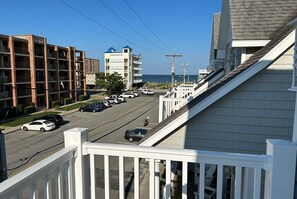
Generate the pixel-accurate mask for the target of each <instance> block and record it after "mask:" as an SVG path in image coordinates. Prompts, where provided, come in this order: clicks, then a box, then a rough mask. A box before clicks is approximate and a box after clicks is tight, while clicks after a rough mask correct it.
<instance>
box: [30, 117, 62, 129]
mask: <svg viewBox="0 0 297 199" xmlns="http://www.w3.org/2000/svg"><path fill="white" fill-rule="evenodd" d="M36 120H48V121H51V122H53V123H55V125H56V126H58V125H61V124H62V123H63V122H64V119H63V117H62V116H61V115H57V114H47V115H43V116H41V117H38V118H34V119H33V121H36Z"/></svg>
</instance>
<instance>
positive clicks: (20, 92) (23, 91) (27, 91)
mask: <svg viewBox="0 0 297 199" xmlns="http://www.w3.org/2000/svg"><path fill="white" fill-rule="evenodd" d="M31 95H32V93H31V89H30V88H25V89H23V88H22V89H17V96H18V97H26V96H28V97H31Z"/></svg>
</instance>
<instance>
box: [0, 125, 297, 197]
mask: <svg viewBox="0 0 297 199" xmlns="http://www.w3.org/2000/svg"><path fill="white" fill-rule="evenodd" d="M64 138H65V148H64V149H63V150H61V151H59V152H57V153H55V154H53V155H52V156H50V157H48V158H47V159H45V160H42V161H41V162H39V163H37V164H36V165H34V166H33V167H31V168H28V169H26V170H24V171H23V172H21V173H19V174H17V175H15V176H13V177H11V178H9V179H8V180H6V181H4V182H2V183H1V184H0V198H24V197H23V195H26V194H27V196H28V197H26V198H30V199H31V198H53V196H54V198H71V199H75V198H77V199H84V198H91V199H95V198H98V199H99V198H105V199H109V198H120V199H123V198H125V194H127V192H125V188H127V186H129V187H131V181H132V183H133V184H134V186H133V187H134V188H133V191H132V193H131V194H133V197H134V198H135V199H138V198H154V199H158V198H160V197H163V198H171V197H172V194H173V192H171V190H172V183H173V181H172V165H173V164H174V163H177V164H179V165H181V166H180V169H181V172H180V173H181V174H180V176H179V178H180V179H181V186H180V187H177V188H178V189H179V190H180V192H181V196H182V198H187V197H188V196H189V195H190V194H191V195H192V194H193V193H191V192H190V191H191V190H190V188H189V185H191V184H189V179H190V176H189V175H190V171H191V167H190V165H191V164H196V165H198V167H199V173H200V174H201V175H200V174H199V176H195V177H196V178H198V179H199V180H197V181H198V182H199V183H198V184H199V185H198V187H197V189H196V190H195V192H197V193H198V195H197V197H199V198H200V199H204V196H206V192H205V190H206V184H205V183H206V180H207V179H206V177H209V176H207V175H205V173H207V171H206V168H207V166H208V165H209V164H210V165H215V168H216V172H214V179H216V180H215V187H213V189H214V190H215V196H216V198H224V196H225V191H226V189H225V187H226V184H225V183H226V181H225V180H224V179H225V173H226V172H225V168H226V167H232V168H234V170H235V172H234V175H231V176H232V180H231V182H233V183H231V187H232V188H231V189H230V190H229V193H228V194H229V195H231V196H232V197H231V198H235V199H239V198H247V195H249V194H251V193H252V194H251V195H252V197H249V198H254V199H257V198H260V197H263V196H262V195H263V194H261V191H262V190H261V184H263V183H265V189H264V197H265V198H270V199H279V198H293V192H294V182H295V166H296V145H295V144H293V143H291V142H289V141H283V140H268V141H267V154H265V155H250V154H236V153H223V152H211V151H200V150H198V151H197V150H187V149H184V150H178V149H164V148H156V147H140V146H136V145H123V144H104V143H90V142H88V140H87V138H88V129H85V128H75V129H71V130H68V131H65V132H64ZM97 156H103V161H99V163H98V162H97V161H96V158H97ZM113 157H116V158H117V159H118V160H117V162H118V172H116V173H117V174H116V175H117V176H118V180H116V182H114V181H112V180H115V178H114V176H111V175H112V172H111V167H115V164H114V163H111V162H110V161H111V158H113ZM127 158H130V159H129V161H125V160H126V159H127ZM160 161H161V162H164V163H165V170H164V174H165V180H164V182H165V185H164V188H163V189H160V184H161V183H160V182H161V180H160V172H161V170H160V164H159V163H160ZM141 162H147V163H148V165H149V166H148V171H147V172H141V170H143V168H142V167H140V164H141ZM127 165H128V166H127ZM127 167H129V168H132V170H133V172H132V173H131V175H130V176H129V177H128V178H129V179H130V181H129V182H128V184H127V183H125V179H126V178H127V175H125V170H127ZM99 168H100V169H103V170H104V171H103V172H98V171H100V169H99ZM246 171H251V172H250V173H248V172H246ZM263 171H264V172H265V178H262V177H261V174H262V172H263ZM264 172H263V174H264ZM113 173H114V172H113ZM142 173H145V174H144V175H148V177H147V178H146V179H147V180H148V182H144V181H145V180H140V176H141V175H142ZM202 174H203V175H202ZM125 176H126V177H125ZM100 179H104V186H103V187H104V190H103V192H102V193H100V190H99V187H98V181H100ZM249 180H252V181H249ZM111 183H112V184H113V186H114V184H115V183H116V184H118V191H117V194H116V195H114V193H113V194H111ZM146 183H148V187H147V188H148V189H147V190H148V191H147V192H143V188H144V187H145V184H146ZM188 188H189V189H188ZM160 190H161V191H160ZM192 191H194V190H192ZM103 195H104V196H103ZM112 196H113V197H112Z"/></svg>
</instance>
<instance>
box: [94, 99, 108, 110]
mask: <svg viewBox="0 0 297 199" xmlns="http://www.w3.org/2000/svg"><path fill="white" fill-rule="evenodd" d="M92 106H97V107H100V108H103V109H106V108H107V107H106V106H105V104H104V103H103V102H102V101H98V102H95V103H94V104H92Z"/></svg>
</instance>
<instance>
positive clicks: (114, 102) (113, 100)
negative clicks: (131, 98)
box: [105, 97, 122, 104]
mask: <svg viewBox="0 0 297 199" xmlns="http://www.w3.org/2000/svg"><path fill="white" fill-rule="evenodd" d="M105 100H106V101H108V102H109V103H110V104H120V103H121V102H122V101H120V100H119V99H117V98H109V97H107V98H105Z"/></svg>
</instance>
